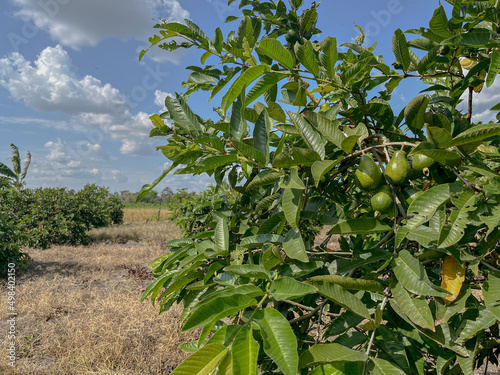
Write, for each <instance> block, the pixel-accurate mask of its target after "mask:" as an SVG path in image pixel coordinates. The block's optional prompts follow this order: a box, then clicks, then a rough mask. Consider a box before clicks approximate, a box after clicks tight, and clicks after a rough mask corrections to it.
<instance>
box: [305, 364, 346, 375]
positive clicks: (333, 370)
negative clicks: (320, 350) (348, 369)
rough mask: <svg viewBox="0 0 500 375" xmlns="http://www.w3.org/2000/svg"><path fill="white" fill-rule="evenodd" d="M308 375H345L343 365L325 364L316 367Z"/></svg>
mask: <svg viewBox="0 0 500 375" xmlns="http://www.w3.org/2000/svg"><path fill="white" fill-rule="evenodd" d="M309 375H345V371H344V363H343V362H339V363H337V364H334V365H330V364H326V365H321V366H318V367H316V368H315V369H314V370H313V371H311V372H310V373H309Z"/></svg>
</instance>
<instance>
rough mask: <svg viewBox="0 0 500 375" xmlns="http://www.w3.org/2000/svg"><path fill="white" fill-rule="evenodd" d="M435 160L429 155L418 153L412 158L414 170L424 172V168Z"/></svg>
mask: <svg viewBox="0 0 500 375" xmlns="http://www.w3.org/2000/svg"><path fill="white" fill-rule="evenodd" d="M434 162H435V160H434V159H433V158H431V157H429V156H426V155H422V154H416V155H414V156H413V159H412V167H413V169H414V170H416V171H419V172H422V171H423V170H424V168H429V167H430V166H431V165H432V164H434Z"/></svg>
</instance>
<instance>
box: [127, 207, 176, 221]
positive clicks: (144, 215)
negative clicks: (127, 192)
mask: <svg viewBox="0 0 500 375" xmlns="http://www.w3.org/2000/svg"><path fill="white" fill-rule="evenodd" d="M123 213H124V216H123V221H124V222H125V223H130V222H137V221H146V220H158V208H124V209H123ZM169 217H170V211H168V210H166V209H162V210H161V211H160V218H159V220H168V219H169Z"/></svg>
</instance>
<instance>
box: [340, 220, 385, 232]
mask: <svg viewBox="0 0 500 375" xmlns="http://www.w3.org/2000/svg"><path fill="white" fill-rule="evenodd" d="M390 230H392V228H391V227H390V226H389V225H387V224H385V223H384V222H382V221H380V220H378V219H374V218H368V217H367V218H360V219H351V220H346V221H343V222H341V223H338V224H336V225H334V226H333V227H332V229H331V230H330V233H334V234H370V233H385V232H389V231H390Z"/></svg>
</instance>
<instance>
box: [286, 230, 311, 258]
mask: <svg viewBox="0 0 500 375" xmlns="http://www.w3.org/2000/svg"><path fill="white" fill-rule="evenodd" d="M283 250H284V251H285V253H286V255H287V256H288V257H289V258H291V259H297V260H299V261H301V262H308V261H309V257H308V256H307V253H306V247H305V244H304V240H303V239H302V235H301V234H300V232H295V231H294V230H293V229H290V230H289V231H288V233H287V234H286V236H285V240H284V241H283Z"/></svg>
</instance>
